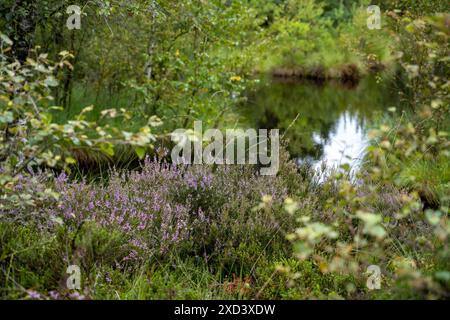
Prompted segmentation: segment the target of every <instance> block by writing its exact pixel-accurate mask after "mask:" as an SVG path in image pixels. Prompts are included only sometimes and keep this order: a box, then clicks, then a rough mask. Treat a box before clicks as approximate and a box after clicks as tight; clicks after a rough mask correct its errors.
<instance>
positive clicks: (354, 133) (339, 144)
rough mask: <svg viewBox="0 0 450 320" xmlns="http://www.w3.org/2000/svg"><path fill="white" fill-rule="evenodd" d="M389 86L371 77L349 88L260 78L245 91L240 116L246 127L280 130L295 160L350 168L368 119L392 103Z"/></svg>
mask: <svg viewBox="0 0 450 320" xmlns="http://www.w3.org/2000/svg"><path fill="white" fill-rule="evenodd" d="M389 88H390V86H389V84H388V83H387V82H385V81H384V82H382V83H381V84H380V83H377V81H376V80H375V79H374V78H371V77H368V78H365V79H363V80H362V81H361V82H360V83H359V84H358V85H355V86H351V87H349V86H343V85H342V84H339V83H334V82H329V83H324V84H317V83H312V82H302V83H279V82H272V81H269V80H267V79H266V80H263V81H262V84H261V86H260V87H259V88H258V89H257V90H256V91H255V92H253V93H252V94H250V95H249V99H248V103H247V105H246V106H245V107H244V108H243V109H244V110H243V115H244V118H245V122H246V124H247V125H248V126H250V127H255V126H256V127H258V128H267V129H273V128H279V129H281V133H282V134H283V132H284V133H285V138H287V139H288V141H289V143H288V145H287V146H288V151H289V152H290V154H291V156H292V157H293V158H295V159H297V161H298V162H305V161H306V162H310V163H311V164H312V165H314V166H315V167H319V166H320V165H321V163H323V162H324V163H326V164H327V166H329V167H330V166H338V165H340V164H343V163H349V164H350V165H352V166H353V167H355V166H357V165H358V164H359V163H360V160H361V159H362V158H363V157H364V150H365V149H366V147H367V144H368V141H367V128H368V125H369V123H370V122H371V121H372V120H373V119H375V118H376V117H377V116H379V115H381V114H382V113H383V112H384V111H385V110H386V109H387V108H388V107H390V106H393V105H396V96H395V95H394V94H393V93H392V90H390V89H389ZM297 116H298V117H297ZM296 117H297V119H296ZM294 119H296V120H295V121H294Z"/></svg>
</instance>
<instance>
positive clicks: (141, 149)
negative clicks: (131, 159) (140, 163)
mask: <svg viewBox="0 0 450 320" xmlns="http://www.w3.org/2000/svg"><path fill="white" fill-rule="evenodd" d="M134 151H135V152H136V154H137V156H138V157H139V159H141V160H142V159H144V156H145V148H144V147H137V148H136V149H135V150H134Z"/></svg>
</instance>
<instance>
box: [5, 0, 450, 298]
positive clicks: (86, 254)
mask: <svg viewBox="0 0 450 320" xmlns="http://www.w3.org/2000/svg"><path fill="white" fill-rule="evenodd" d="M43 2H45V4H46V5H47V6H42V7H40V10H38V11H36V10H35V9H36V8H34V7H33V6H32V5H31V7H24V8H21V9H23V10H12V11H8V12H9V13H8V14H6V15H4V16H2V17H4V20H3V19H2V21H1V22H0V26H1V27H2V30H5V34H3V33H2V34H1V48H0V49H1V55H0V58H1V60H0V81H1V87H0V107H1V109H0V111H1V112H0V133H1V140H0V186H1V191H0V201H1V202H0V297H1V298H3V299H85V298H86V299H161V298H164V299H183V298H184V299H221V298H223V299H253V298H261V299H312V298H320V299H330V298H347V299H369V298H375V299H392V298H401V299H421V298H429V299H445V298H448V297H449V292H450V266H449V262H450V259H449V254H450V252H449V233H450V222H449V220H448V212H449V205H450V198H449V194H450V186H449V184H450V181H449V178H450V177H449V172H450V170H449V167H448V166H449V157H450V153H449V142H448V132H449V126H450V123H449V120H450V119H449V116H448V106H449V95H448V89H449V80H448V74H449V60H448V40H449V35H450V34H449V19H450V18H449V16H448V14H445V13H438V12H446V11H448V8H446V7H445V5H443V4H442V3H441V2H440V1H413V0H411V1H409V0H405V1H387V2H386V3H385V5H386V7H384V10H383V11H384V14H383V29H382V30H381V31H377V30H371V31H369V30H367V29H365V21H366V20H365V19H366V15H365V5H367V3H366V2H361V5H360V4H358V5H357V4H353V5H352V4H350V3H347V1H328V2H326V1H324V2H318V1H312V0H311V1H310V0H304V1H300V0H297V1H296V0H291V1H282V2H281V3H278V2H267V1H256V0H255V1H248V2H247V1H233V2H232V3H228V2H226V3H225V2H222V1H210V2H203V1H202V2H201V4H202V5H201V6H200V5H199V3H198V2H197V1H183V2H178V1H160V2H158V3H159V5H158V6H156V7H155V5H154V3H155V2H152V3H153V5H152V6H151V7H150V8H151V9H152V10H153V11H152V10H150V11H149V10H148V3H147V2H146V1H133V2H126V4H124V3H121V2H120V1H118V2H116V1H111V2H110V4H109V6H106V7H89V10H91V11H89V12H90V13H89V14H88V15H87V16H86V19H84V20H83V25H85V26H89V28H83V29H82V32H80V33H73V32H72V33H71V32H70V31H68V30H66V29H65V27H64V23H60V22H61V21H59V20H63V21H64V20H65V18H64V17H61V16H59V15H56V16H54V14H55V13H54V11H53V10H51V9H52V8H53V7H52V5H64V4H65V2H64V1H61V3H59V2H57V1H55V2H52V1H49V2H47V1H43ZM351 2H352V3H353V1H351ZM409 8H411V10H407V9H409ZM387 10H389V11H387ZM27 12H28V13H30V12H31V13H33V14H35V15H37V16H39V15H40V16H39V17H40V19H37V20H38V21H39V23H36V25H35V28H34V29H32V30H28V29H27V28H29V26H24V25H21V24H19V23H18V22H17V21H20V16H21V15H24V14H25V15H26V14H27ZM152 12H153V14H152ZM154 12H156V13H157V14H154ZM2 15H3V13H2ZM124 17H132V19H128V20H127V21H128V22H127V23H128V25H127V26H128V28H123V27H122V24H123V23H124V21H125V20H124ZM97 18H101V19H104V21H105V24H98V19H97ZM8 21H12V22H14V23H12V24H10V26H14V28H9V29H8V28H7V27H6V26H7V22H8ZM92 27H95V31H93V30H94V28H92ZM49 30H51V31H52V32H53V34H55V35H56V36H55V37H57V38H58V39H59V40H61V41H57V40H58V39H54V38H52V37H50V36H49V35H50V34H52V33H49V32H48V31H49ZM2 32H3V31H2ZM27 32H28V33H27ZM149 33H150V34H152V36H151V37H150V38H149V37H148V34H149ZM31 34H32V35H33V37H31V36H30V35H31ZM24 43H25V46H24V45H23V44H24ZM118 43H120V45H117V44H118ZM36 45H40V46H41V48H40V49H39V48H37V49H33V50H31V51H29V52H27V55H26V56H24V53H23V49H24V47H27V46H29V47H34V46H36ZM63 50H68V51H63ZM61 51H63V52H61ZM42 52H48V54H46V53H42ZM143 52H144V53H143ZM98 57H100V59H99V58H98ZM349 66H351V68H350V69H351V70H357V71H355V72H357V73H358V74H359V76H364V74H365V73H366V72H368V70H371V69H372V71H380V70H379V69H380V68H387V69H388V70H387V71H388V72H389V73H390V76H392V77H395V78H396V79H397V84H398V90H399V91H400V95H401V98H402V100H401V101H400V103H401V104H402V108H400V106H398V107H399V108H395V107H394V106H390V108H389V114H388V115H385V116H384V117H382V118H380V119H378V124H376V125H375V124H374V125H373V130H372V132H371V134H370V137H371V139H372V141H371V146H370V147H369V148H368V150H367V155H366V158H365V162H364V165H363V166H362V168H361V170H360V171H359V172H358V173H353V171H352V170H351V168H350V167H349V166H347V165H343V166H342V167H341V168H339V169H337V170H336V171H334V172H329V171H328V172H327V173H326V174H325V173H324V174H323V175H320V173H318V172H315V171H313V170H312V169H311V168H309V167H308V166H298V165H297V164H295V163H294V162H293V161H292V160H290V155H289V154H288V153H287V152H286V151H283V152H282V154H281V159H280V170H279V172H278V174H277V175H276V176H260V175H259V174H258V173H257V168H256V167H253V166H241V165H240V166H221V165H219V166H187V167H181V166H178V167H177V166H174V165H171V164H170V159H168V157H166V153H167V150H165V151H164V149H163V148H159V149H157V148H155V147H156V146H157V145H159V144H164V143H163V142H164V141H167V133H168V132H170V131H171V130H172V129H174V128H177V127H186V128H188V127H190V126H191V124H192V122H193V121H194V120H203V121H204V123H205V126H206V127H215V126H217V127H221V128H226V127H229V126H234V125H235V123H239V112H238V108H239V106H240V103H241V102H242V100H245V97H244V92H245V91H246V90H250V89H252V88H253V87H254V86H255V85H257V81H254V80H252V77H251V75H252V74H253V73H254V72H255V71H258V72H270V71H273V70H278V71H280V70H282V71H283V72H284V71H286V70H287V72H290V73H292V72H294V71H295V72H297V73H296V74H295V76H299V77H301V76H305V75H306V74H309V76H314V77H316V76H319V77H321V78H322V77H323V78H327V77H341V76H342V72H343V70H345V69H346V68H349ZM381 66H383V67H381ZM353 68H356V69H353ZM293 70H294V71H293ZM282 74H283V76H285V74H284V73H282ZM349 77H350V76H349ZM379 81H383V77H381V76H380V77H379ZM91 104H92V106H90V105H91ZM56 106H58V107H56ZM59 109H62V110H60V111H58V110H59ZM292 120H294V119H292ZM205 129H206V128H205ZM284 143H285V144H286V143H289V142H288V141H284ZM284 149H287V148H284ZM121 150H125V151H123V153H124V155H121ZM130 150H131V152H130ZM91 154H96V155H100V154H102V157H106V159H108V164H109V165H111V166H114V165H115V168H113V169H106V170H104V171H102V172H101V174H98V173H97V172H96V173H95V174H91V175H89V174H87V175H86V174H85V173H86V172H85V171H84V170H83V169H77V163H78V165H79V164H80V160H82V159H83V157H87V158H88V161H87V162H94V163H95V162H96V158H95V157H93V156H91ZM149 154H151V155H149ZM117 157H121V158H123V159H122V160H123V161H122V160H121V161H120V162H118V161H116V160H117ZM100 159H103V158H100ZM135 159H141V160H142V161H140V162H138V163H137V168H136V169H135V170H128V169H126V168H123V167H121V165H120V164H122V163H129V162H130V161H134V160H135ZM99 162H100V161H99ZM84 169H86V168H84ZM319 175H320V179H319ZM69 265H78V266H79V267H80V268H81V277H82V286H81V287H82V288H81V289H80V290H69V289H67V286H66V279H67V276H68V274H67V273H66V269H67V267H68V266H69ZM369 265H377V266H379V267H380V269H381V288H380V289H378V290H369V288H368V286H367V284H366V281H367V279H368V277H369V276H370V274H367V268H368V266H369Z"/></svg>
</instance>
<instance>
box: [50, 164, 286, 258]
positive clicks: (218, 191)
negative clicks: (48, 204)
mask: <svg viewBox="0 0 450 320" xmlns="http://www.w3.org/2000/svg"><path fill="white" fill-rule="evenodd" d="M55 190H56V191H57V192H58V193H59V194H60V199H59V202H58V204H57V205H55V206H53V207H52V208H50V209H49V210H48V211H47V214H49V215H50V216H53V217H55V218H61V219H62V220H63V222H64V223H65V224H66V225H68V226H71V227H72V228H73V229H76V228H78V227H79V226H80V225H81V224H83V223H85V222H88V221H91V222H94V223H95V224H97V225H99V226H101V227H103V228H106V229H107V230H114V231H119V232H120V233H121V234H123V235H125V237H126V239H127V241H126V244H125V245H126V246H127V248H128V252H129V253H128V255H127V256H126V257H125V258H124V260H136V259H145V258H146V257H150V256H152V255H155V254H156V255H158V254H164V253H167V252H168V250H169V249H170V248H174V247H176V246H177V245H179V246H180V247H182V246H181V244H182V243H187V241H186V240H188V239H190V240H193V241H189V245H188V246H190V247H191V250H195V251H196V252H195V253H196V254H198V253H199V252H198V251H197V250H204V249H201V248H205V247H210V248H211V249H210V250H217V249H223V247H224V245H225V242H230V241H231V244H232V245H239V243H234V244H233V241H246V240H248V239H246V236H245V234H248V230H250V229H255V230H256V231H255V232H261V233H262V234H264V237H268V236H272V234H273V231H274V230H276V229H277V228H278V227H279V224H278V223H277V222H275V221H273V219H268V218H267V217H262V216H258V214H255V213H253V212H252V208H253V207H254V206H256V205H257V204H258V202H259V201H260V199H261V196H262V195H266V194H267V195H270V196H271V197H272V199H273V203H279V204H281V203H282V201H283V199H284V198H285V197H286V195H287V192H286V189H285V188H284V187H283V186H282V185H281V181H280V179H278V178H277V177H263V176H259V175H256V174H255V173H254V172H253V170H252V169H251V168H247V167H226V166H220V167H218V168H216V169H215V170H213V168H212V167H206V166H189V167H177V166H174V165H170V164H167V163H159V162H157V161H153V160H150V159H148V158H147V159H146V160H145V163H144V165H143V167H142V170H139V171H131V172H113V173H112V174H111V177H110V180H109V182H108V183H107V184H106V185H102V184H92V183H90V184H88V183H86V182H85V181H80V182H75V181H72V182H71V181H69V180H68V177H67V176H66V175H65V174H64V173H63V174H61V175H59V176H58V177H57V178H56V179H55ZM53 220H55V219H53ZM218 226H220V228H219V227H218ZM252 236H255V234H253V235H252ZM211 246H212V247H211ZM202 254H204V252H202Z"/></svg>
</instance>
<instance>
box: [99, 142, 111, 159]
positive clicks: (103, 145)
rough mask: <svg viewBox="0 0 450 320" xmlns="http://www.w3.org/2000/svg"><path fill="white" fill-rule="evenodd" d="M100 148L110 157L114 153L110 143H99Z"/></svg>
mask: <svg viewBox="0 0 450 320" xmlns="http://www.w3.org/2000/svg"><path fill="white" fill-rule="evenodd" d="M100 150H101V151H102V152H104V153H106V154H107V155H109V156H111V157H112V156H113V155H114V146H113V145H112V143H101V144H100Z"/></svg>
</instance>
